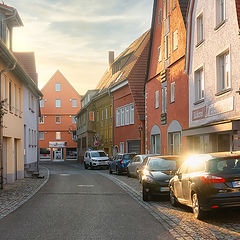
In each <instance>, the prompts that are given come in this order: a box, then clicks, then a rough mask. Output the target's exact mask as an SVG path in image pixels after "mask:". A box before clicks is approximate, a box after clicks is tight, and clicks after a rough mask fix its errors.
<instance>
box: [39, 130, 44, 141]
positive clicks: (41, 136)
mask: <svg viewBox="0 0 240 240" xmlns="http://www.w3.org/2000/svg"><path fill="white" fill-rule="evenodd" d="M39 140H44V132H39Z"/></svg>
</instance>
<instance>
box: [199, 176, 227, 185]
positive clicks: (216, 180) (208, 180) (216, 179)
mask: <svg viewBox="0 0 240 240" xmlns="http://www.w3.org/2000/svg"><path fill="white" fill-rule="evenodd" d="M200 178H201V179H202V181H203V182H204V183H224V182H226V180H225V179H224V178H222V177H218V176H214V175H203V176H200Z"/></svg>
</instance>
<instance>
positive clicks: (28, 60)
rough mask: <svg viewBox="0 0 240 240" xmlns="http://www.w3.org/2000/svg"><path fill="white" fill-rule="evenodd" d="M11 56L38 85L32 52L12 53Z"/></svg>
mask: <svg viewBox="0 0 240 240" xmlns="http://www.w3.org/2000/svg"><path fill="white" fill-rule="evenodd" d="M13 54H14V56H15V57H16V59H17V60H18V62H19V64H20V65H21V66H22V67H23V69H24V70H25V71H26V73H27V74H28V75H29V77H31V79H32V80H33V81H34V82H35V84H36V85H38V74H37V72H36V64H35V55H34V52H14V53H13Z"/></svg>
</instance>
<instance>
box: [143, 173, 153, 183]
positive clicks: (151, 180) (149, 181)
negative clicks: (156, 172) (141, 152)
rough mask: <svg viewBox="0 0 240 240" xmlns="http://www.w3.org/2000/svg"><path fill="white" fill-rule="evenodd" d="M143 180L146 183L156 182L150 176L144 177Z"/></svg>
mask: <svg viewBox="0 0 240 240" xmlns="http://www.w3.org/2000/svg"><path fill="white" fill-rule="evenodd" d="M142 180H143V181H145V182H148V183H152V182H154V179H153V178H152V177H151V176H149V175H143V176H142Z"/></svg>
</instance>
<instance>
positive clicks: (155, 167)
mask: <svg viewBox="0 0 240 240" xmlns="http://www.w3.org/2000/svg"><path fill="white" fill-rule="evenodd" d="M147 165H148V169H149V171H168V170H176V161H174V160H165V159H163V158H151V159H150V160H149V161H148V164H147Z"/></svg>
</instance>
